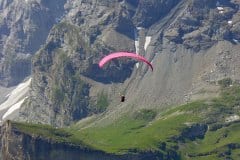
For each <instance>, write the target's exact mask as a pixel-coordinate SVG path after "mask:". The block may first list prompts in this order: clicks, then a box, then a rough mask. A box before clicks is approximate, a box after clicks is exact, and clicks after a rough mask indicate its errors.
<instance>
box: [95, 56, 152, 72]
mask: <svg viewBox="0 0 240 160" xmlns="http://www.w3.org/2000/svg"><path fill="white" fill-rule="evenodd" d="M120 57H128V58H134V59H136V60H138V61H142V62H144V63H146V64H147V65H148V66H149V67H150V68H151V70H152V71H153V66H152V64H151V63H150V62H149V61H148V60H146V59H145V58H144V57H142V56H140V55H137V54H135V53H131V52H115V53H111V54H109V55H107V56H106V57H104V58H103V59H101V60H100V62H99V63H98V65H99V67H100V68H102V67H103V66H104V65H105V64H106V63H107V62H109V61H111V60H112V59H115V58H120Z"/></svg>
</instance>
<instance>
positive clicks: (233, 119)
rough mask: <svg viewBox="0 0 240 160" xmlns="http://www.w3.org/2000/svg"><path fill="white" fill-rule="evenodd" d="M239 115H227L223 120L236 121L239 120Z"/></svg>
mask: <svg viewBox="0 0 240 160" xmlns="http://www.w3.org/2000/svg"><path fill="white" fill-rule="evenodd" d="M239 119H240V117H239V116H238V115H232V116H229V117H227V118H226V119H225V122H228V123H229V122H234V121H237V120H239Z"/></svg>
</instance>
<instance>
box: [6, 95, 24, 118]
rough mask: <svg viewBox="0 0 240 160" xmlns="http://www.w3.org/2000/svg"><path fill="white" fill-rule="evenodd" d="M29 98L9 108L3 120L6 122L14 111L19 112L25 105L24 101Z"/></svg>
mask: <svg viewBox="0 0 240 160" xmlns="http://www.w3.org/2000/svg"><path fill="white" fill-rule="evenodd" d="M26 98H27V97H25V98H23V99H22V100H21V101H19V102H17V103H16V104H14V105H13V106H12V107H11V108H9V109H8V110H7V112H6V113H5V114H4V115H3V116H2V119H3V120H6V118H7V117H8V116H9V115H10V114H12V113H13V112H14V111H16V110H18V109H19V108H20V107H21V105H22V104H23V102H24V100H25V99H26Z"/></svg>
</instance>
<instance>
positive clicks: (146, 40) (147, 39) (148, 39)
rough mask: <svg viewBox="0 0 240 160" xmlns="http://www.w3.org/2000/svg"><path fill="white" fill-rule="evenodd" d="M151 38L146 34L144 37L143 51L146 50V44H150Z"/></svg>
mask: <svg viewBox="0 0 240 160" xmlns="http://www.w3.org/2000/svg"><path fill="white" fill-rule="evenodd" d="M151 39H152V37H151V36H147V37H146V38H145V44H144V49H145V51H146V50H147V47H148V45H149V44H150V42H151Z"/></svg>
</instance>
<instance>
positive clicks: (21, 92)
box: [0, 78, 32, 111]
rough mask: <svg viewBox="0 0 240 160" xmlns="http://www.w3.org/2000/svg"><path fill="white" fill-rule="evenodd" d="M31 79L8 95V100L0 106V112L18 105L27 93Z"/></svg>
mask: <svg viewBox="0 0 240 160" xmlns="http://www.w3.org/2000/svg"><path fill="white" fill-rule="evenodd" d="M31 80H32V78H29V79H28V80H27V81H25V82H23V83H21V84H19V85H18V86H17V87H16V88H15V89H14V90H13V91H12V92H11V93H10V95H9V97H8V99H7V100H6V101H5V102H3V103H2V104H1V105H0V111H2V110H5V109H8V108H10V107H11V106H13V105H14V104H16V103H18V101H19V100H21V99H22V98H23V97H24V96H25V95H26V93H27V92H28V88H29V85H30V83H31Z"/></svg>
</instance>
